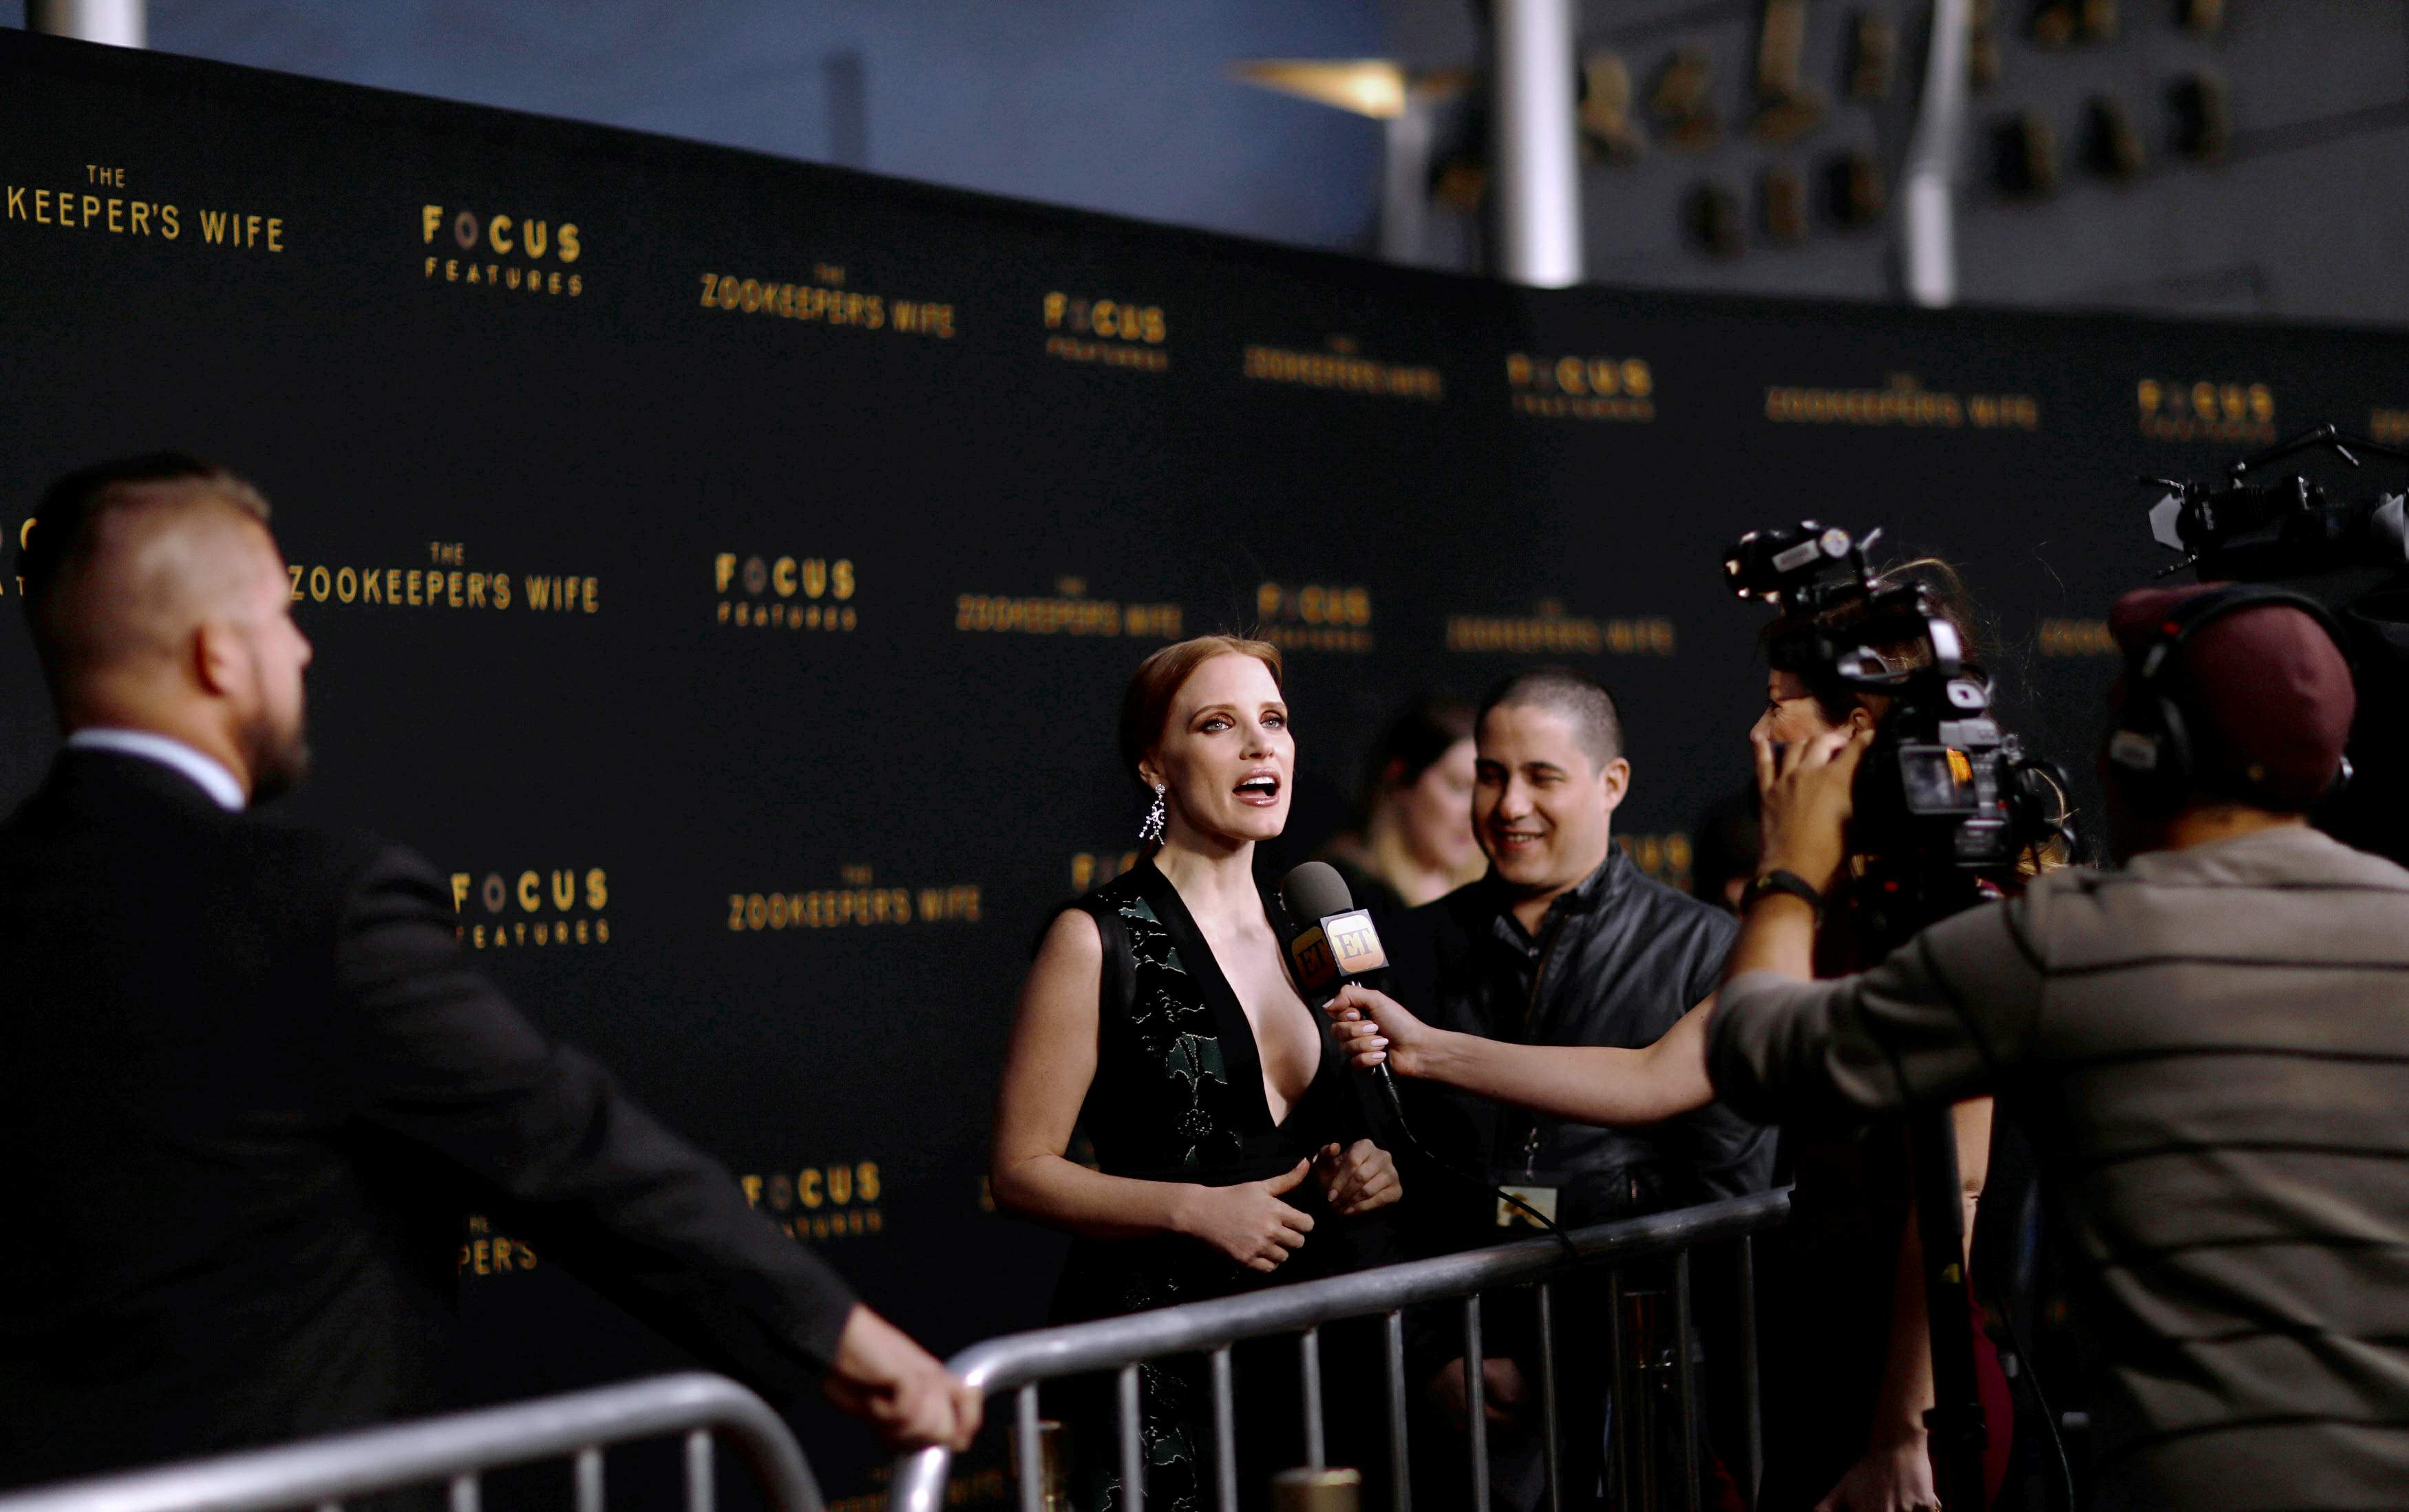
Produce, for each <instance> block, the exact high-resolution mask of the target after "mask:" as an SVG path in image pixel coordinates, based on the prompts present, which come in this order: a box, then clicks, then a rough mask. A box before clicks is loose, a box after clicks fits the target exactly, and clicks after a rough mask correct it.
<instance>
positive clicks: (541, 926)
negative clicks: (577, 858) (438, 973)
mask: <svg viewBox="0 0 2409 1512" xmlns="http://www.w3.org/2000/svg"><path fill="white" fill-rule="evenodd" d="M610 904H611V879H610V876H609V875H608V873H606V872H605V871H603V870H602V868H600V867H599V866H597V867H588V868H586V869H585V870H584V871H579V870H578V869H577V868H575V867H550V868H547V869H544V870H542V871H533V870H529V871H487V872H485V873H483V875H482V876H480V875H479V874H478V873H476V872H473V871H454V872H453V873H452V907H453V909H454V912H456V913H457V914H459V915H460V923H459V925H458V927H457V928H456V929H454V933H455V934H457V935H458V936H459V938H460V941H461V943H463V944H466V945H467V946H469V949H471V950H507V949H512V948H514V947H516V946H519V945H537V946H550V945H607V944H609V943H611V921H610V919H609V918H607V917H605V916H604V914H603V912H602V911H603V910H604V909H605V908H608V907H609V906H610Z"/></svg>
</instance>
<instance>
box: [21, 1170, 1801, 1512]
mask: <svg viewBox="0 0 2409 1512" xmlns="http://www.w3.org/2000/svg"><path fill="white" fill-rule="evenodd" d="M1789 1212H1790V1194H1789V1192H1788V1191H1787V1190H1786V1189H1785V1190H1782V1191H1772V1192H1759V1193H1756V1194H1754V1195H1752V1196H1748V1197H1736V1198H1732V1199H1729V1200H1727V1201H1724V1202H1709V1203H1706V1204H1704V1205H1702V1206H1698V1207H1691V1208H1683V1209H1681V1210H1680V1211H1677V1212H1672V1213H1659V1214H1655V1215H1652V1216H1651V1217H1641V1218H1632V1219H1628V1220H1625V1221H1623V1222H1620V1223H1603V1224H1599V1225H1597V1226H1596V1227H1594V1228H1588V1229H1578V1230H1574V1231H1571V1233H1570V1234H1569V1235H1568V1236H1567V1237H1569V1238H1570V1240H1571V1241H1572V1250H1573V1253H1570V1254H1567V1253H1566V1252H1565V1246H1563V1245H1561V1244H1559V1243H1557V1241H1555V1240H1554V1239H1552V1238H1537V1239H1528V1240H1523V1241H1522V1242H1520V1243H1516V1244H1510V1245H1501V1246H1496V1247H1494V1248H1491V1249H1479V1250H1472V1251H1468V1252H1466V1253H1464V1254H1460V1255H1446V1256H1441V1257H1439V1258H1438V1259H1435V1260H1413V1261H1409V1262H1407V1263H1406V1264H1402V1265H1387V1266H1382V1267H1379V1268H1378V1269H1376V1270H1369V1271H1359V1272H1357V1273H1355V1274H1352V1275H1338V1276H1332V1277H1329V1278H1327V1279H1325V1280H1320V1281H1307V1282H1303V1283H1300V1284H1298V1285H1295V1286H1285V1287H1272V1288H1269V1289H1265V1290H1262V1291H1256V1292H1250V1293H1248V1294H1247V1295H1244V1296H1237V1297H1223V1298H1219V1299H1217V1300H1215V1301H1211V1302H1193V1303H1183V1304H1181V1305H1179V1306H1176V1307H1163V1308H1158V1309H1156V1310H1154V1311H1152V1312H1145V1313H1132V1314H1130V1315H1128V1316H1127V1317H1123V1318H1101V1319H1098V1320H1097V1321H1095V1322H1092V1323H1075V1324H1072V1325H1070V1326H1068V1327H1063V1328H1050V1329H1040V1330H1037V1331H1036V1332H1029V1333H1013V1334H1006V1335H1005V1336H1004V1337H1003V1338H1000V1339H990V1340H988V1341H987V1342H986V1343H984V1344H977V1345H973V1346H971V1347H970V1348H968V1349H965V1350H963V1351H962V1352H961V1353H960V1354H958V1355H956V1356H955V1357H954V1358H953V1359H952V1360H951V1361H948V1367H949V1368H950V1369H951V1370H953V1372H954V1373H955V1374H956V1375H959V1376H961V1377H962V1379H964V1380H966V1381H968V1382H969V1383H970V1384H971V1385H973V1386H975V1387H978V1388H980V1389H981V1390H985V1391H986V1392H987V1393H988V1396H989V1398H990V1400H991V1401H992V1400H996V1399H998V1398H1000V1397H1001V1395H1002V1393H1003V1392H1006V1391H1012V1392H1015V1400H1014V1404H1013V1432H1014V1433H1016V1434H1017V1448H1018V1454H1017V1459H1018V1462H1019V1467H1020V1468H1019V1502H1020V1508H1021V1512H1040V1509H1041V1507H1042V1506H1043V1505H1044V1496H1045V1488H1044V1486H1043V1484H1042V1483H1041V1478H1040V1477H1041V1475H1042V1467H1041V1457H1040V1451H1039V1447H1038V1412H1037V1388H1038V1383H1040V1382H1042V1381H1050V1380H1056V1379H1059V1378H1060V1377H1062V1376H1065V1375H1082V1374H1085V1373H1088V1372H1092V1371H1106V1370H1109V1371H1116V1372H1118V1387H1119V1391H1118V1403H1119V1411H1118V1419H1119V1422H1118V1426H1119V1430H1120V1433H1119V1436H1120V1463H1121V1485H1122V1497H1123V1503H1124V1505H1125V1506H1126V1507H1127V1509H1128V1512H1143V1507H1144V1502H1145V1486H1144V1481H1143V1477H1142V1476H1141V1475H1140V1471H1141V1470H1142V1469H1143V1464H1142V1461H1143V1455H1142V1454H1141V1453H1140V1446H1139V1435H1138V1419H1137V1409H1138V1370H1137V1367H1138V1365H1139V1363H1140V1362H1141V1361H1149V1360H1158V1359H1161V1358H1162V1357H1164V1356H1166V1355H1183V1354H1207V1355H1209V1356H1210V1357H1211V1361H1212V1382H1213V1436H1214V1448H1215V1463H1216V1466H1217V1471H1216V1489H1217V1492H1218V1496H1217V1500H1218V1505H1219V1509H1220V1512H1236V1509H1237V1505H1238V1481H1237V1470H1236V1457H1235V1448H1236V1444H1235V1439H1236V1433H1235V1422H1236V1410H1235V1404H1234V1403H1233V1400H1232V1396H1231V1368H1230V1350H1231V1346H1233V1345H1234V1344H1236V1343H1238V1342H1239V1341H1241V1340H1245V1339H1257V1338H1262V1337H1265V1336H1267V1335H1273V1334H1285V1333H1293V1334H1295V1335H1296V1336H1297V1341H1298V1342H1297V1348H1298V1368H1299V1375H1300V1380H1301V1384H1302V1386H1303V1395H1304V1404H1305V1424H1304V1427H1305V1456H1306V1462H1307V1463H1308V1465H1309V1466H1310V1467H1311V1468H1314V1469H1317V1470H1318V1469H1321V1468H1323V1466H1322V1458H1323V1449H1324V1445H1323V1434H1322V1411H1321V1354H1320V1327H1321V1325H1323V1324H1325V1323H1332V1322H1336V1321H1339V1320H1341V1319H1344V1318H1367V1317H1371V1316H1373V1315H1375V1314H1378V1315H1384V1322H1385V1330H1384V1332H1385V1335H1386V1354H1387V1361H1388V1368H1387V1372H1386V1377H1387V1378H1386V1386H1387V1390H1386V1391H1385V1393H1384V1397H1385V1402H1386V1406H1387V1414H1388V1419H1389V1474H1390V1484H1391V1486H1392V1488H1393V1493H1392V1494H1393V1495H1394V1497H1395V1506H1396V1512H1409V1508H1408V1500H1409V1497H1410V1490H1409V1487H1410V1484H1411V1474H1410V1470H1411V1467H1410V1464H1409V1459H1408V1450H1407V1446H1406V1438H1407V1432H1406V1363H1405V1309H1406V1308H1407V1307H1411V1306H1417V1305H1421V1304H1423V1303H1435V1302H1448V1301H1454V1300H1458V1299H1460V1300H1461V1301H1462V1302H1463V1304H1464V1381H1465V1385H1466V1389H1467V1394H1468V1396H1469V1398H1470V1404H1469V1417H1470V1422H1471V1425H1472V1426H1471V1433H1470V1434H1469V1442H1470V1449H1471V1454H1470V1461H1471V1472H1470V1477H1469V1478H1470V1480H1471V1488H1470V1490H1471V1497H1470V1500H1469V1503H1468V1505H1471V1506H1472V1507H1473V1508H1474V1509H1475V1512H1488V1508H1489V1465H1488V1441H1489V1433H1488V1421H1487V1415H1486V1412H1485V1404H1484V1402H1483V1400H1482V1393H1483V1387H1482V1381H1481V1371H1480V1366H1481V1359H1482V1356H1481V1349H1480V1293H1482V1292H1484V1291H1492V1290H1496V1289H1502V1288H1506V1287H1517V1286H1532V1287H1535V1288H1536V1292H1537V1298H1536V1300H1537V1303H1538V1310H1539V1319H1540V1326H1539V1330H1538V1337H1539V1350H1540V1358H1539V1395H1540V1415H1541V1416H1540V1425H1541V1432H1542V1433H1543V1434H1544V1437H1545V1443H1546V1445H1547V1459H1546V1466H1547V1487H1548V1505H1549V1506H1550V1507H1551V1509H1552V1508H1555V1507H1556V1506H1558V1505H1559V1504H1560V1500H1561V1498H1560V1494H1559V1487H1558V1485H1557V1477H1558V1475H1559V1472H1560V1465H1559V1462H1558V1454H1557V1448H1556V1446H1557V1442H1558V1433H1557V1420H1556V1418H1557V1410H1556V1376H1557V1372H1556V1360H1555V1339H1554V1334H1553V1332H1552V1330H1551V1323H1552V1321H1553V1318H1552V1307H1553V1299H1552V1295H1551V1283H1552V1282H1554V1281H1555V1280H1557V1279H1558V1278H1560V1277H1563V1276H1566V1275H1569V1274H1574V1273H1576V1272H1580V1271H1588V1270H1597V1269H1606V1270H1608V1271H1610V1272H1613V1273H1614V1274H1611V1275H1610V1276H1609V1278H1608V1280H1609V1286H1610V1287H1611V1288H1612V1294H1613V1297H1614V1302H1613V1303H1612V1305H1611V1306H1610V1309H1609V1315H1608V1316H1609V1319H1610V1325H1609V1326H1610V1332H1611V1333H1612V1335H1613V1336H1612V1337H1610V1338H1609V1339H1607V1340H1602V1341H1600V1344H1601V1346H1603V1347H1605V1348H1607V1349H1608V1350H1611V1351H1612V1356H1611V1358H1613V1359H1615V1360H1616V1361H1618V1369H1617V1370H1616V1371H1615V1373H1614V1379H1615V1381H1616V1382H1617V1384H1616V1386H1615V1387H1614V1388H1612V1389H1611V1390H1612V1397H1613V1401H1612V1404H1611V1409H1610V1410H1611V1413H1612V1419H1613V1421H1614V1423H1615V1425H1616V1428H1615V1432H1616V1433H1617V1435H1618V1436H1619V1437H1624V1438H1626V1439H1627V1437H1628V1434H1629V1430H1628V1428H1627V1426H1626V1424H1625V1422H1624V1419H1625V1418H1627V1417H1628V1416H1629V1413H1628V1412H1627V1411H1626V1404H1625V1403H1624V1402H1623V1400H1621V1399H1622V1397H1623V1389H1622V1382H1623V1371H1622V1370H1621V1369H1620V1368H1619V1362H1620V1361H1621V1359H1622V1354H1623V1350H1622V1340H1621V1337H1620V1335H1621V1332H1622V1307H1621V1298H1620V1293H1621V1285H1620V1282H1621V1276H1620V1268H1621V1267H1622V1266H1624V1265H1628V1264H1631V1263H1634V1262H1637V1261H1640V1260H1656V1259H1661V1258H1665V1257H1670V1258H1671V1259H1672V1260H1673V1274H1674V1307H1675V1315H1676V1316H1675V1322H1674V1337H1675V1339H1676V1340H1677V1344H1676V1346H1675V1347H1674V1348H1673V1350H1672V1354H1673V1356H1674V1375H1675V1378H1676V1387H1677V1397H1678V1401H1679V1404H1680V1407H1679V1419H1680V1428H1681V1433H1682V1435H1683V1439H1684V1443H1685V1446H1686V1448H1685V1456H1684V1457H1685V1462H1686V1468H1687V1470H1688V1472H1689V1476H1688V1480H1689V1489H1688V1490H1687V1493H1686V1495H1687V1498H1688V1500H1687V1503H1686V1505H1687V1506H1688V1507H1689V1508H1690V1509H1691V1512H1696V1508H1697V1506H1698V1505H1699V1502H1698V1498H1699V1484H1700V1476H1699V1474H1698V1468H1699V1467H1698V1464H1697V1460H1696V1445H1697V1436H1696V1434H1697V1415H1698V1404H1697V1396H1696V1393H1697V1380H1696V1377H1695V1372H1694V1370H1693V1368H1692V1364H1691V1361H1690V1349H1689V1341H1690V1321H1691V1319H1690V1313H1691V1304H1690V1252H1691V1251H1692V1250H1693V1249H1695V1248H1696V1247H1698V1246H1703V1245H1711V1244H1720V1243H1725V1242H1729V1243H1732V1244H1734V1245H1735V1246H1737V1248H1738V1266H1737V1267H1736V1274H1737V1280H1738V1299H1737V1300H1738V1319H1739V1330H1738V1332H1739V1339H1740V1342H1739V1346H1738V1355H1739V1360H1738V1365H1739V1377H1740V1394H1741V1398H1742V1401H1743V1403H1744V1410H1745V1416H1746V1422H1745V1428H1744V1439H1745V1441H1744V1442H1743V1443H1742V1444H1740V1445H1738V1446H1737V1447H1738V1449H1739V1450H1740V1451H1741V1454H1742V1476H1741V1485H1742V1486H1743V1487H1744V1488H1746V1489H1747V1490H1748V1491H1749V1493H1750V1495H1749V1499H1750V1500H1751V1501H1752V1502H1753V1501H1754V1489H1755V1483H1756V1472H1757V1463H1758V1459H1759V1453H1760V1450H1759V1443H1760V1432H1759V1423H1760V1421H1761V1419H1760V1417H1759V1409H1758V1402H1757V1374H1756V1350H1755V1316H1756V1313H1755V1295H1754V1289H1755V1275H1754V1265H1753V1235H1755V1234H1757V1233H1761V1232H1763V1231H1766V1230H1767V1229H1771V1228H1774V1227H1776V1226H1778V1225H1779V1224H1780V1223H1781V1222H1782V1220H1783V1219H1784V1218H1786V1217H1788V1216H1789ZM999 1416H1000V1414H999ZM1626 1461H1627V1457H1626ZM950 1463H951V1456H950V1455H949V1454H948V1453H947V1451H945V1449H942V1448H930V1449H922V1450H920V1451H918V1452H917V1453H916V1454H910V1455H906V1456H904V1457H903V1458H902V1460H900V1461H898V1462H897V1463H896V1466H895V1479H894V1487H893V1492H892V1495H891V1498H890V1500H889V1502H888V1504H887V1505H888V1506H889V1508H890V1509H891V1512H939V1509H940V1508H942V1507H943V1506H944V1505H945V1476H946V1471H947V1469H948V1467H949V1465H950ZM1618 1505H1631V1504H1630V1502H1629V1501H1628V1499H1623V1500H1621V1501H1619V1502H1618ZM0 1512H13V1509H10V1508H6V1507H0Z"/></svg>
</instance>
